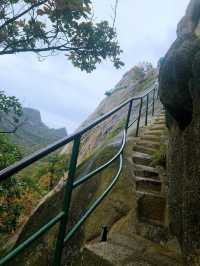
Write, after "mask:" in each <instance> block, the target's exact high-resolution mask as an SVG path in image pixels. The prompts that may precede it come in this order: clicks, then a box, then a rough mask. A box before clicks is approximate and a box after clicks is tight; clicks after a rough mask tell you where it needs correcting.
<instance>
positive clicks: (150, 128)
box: [149, 125, 165, 131]
mask: <svg viewBox="0 0 200 266" xmlns="http://www.w3.org/2000/svg"><path fill="white" fill-rule="evenodd" d="M149 130H151V131H157V130H161V131H164V130H165V126H159V125H152V126H151V127H149Z"/></svg>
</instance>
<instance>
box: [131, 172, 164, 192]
mask: <svg viewBox="0 0 200 266" xmlns="http://www.w3.org/2000/svg"><path fill="white" fill-rule="evenodd" d="M135 180H136V190H137V191H141V192H161V190H162V183H161V181H160V180H157V179H154V178H144V177H138V176H136V177H135Z"/></svg>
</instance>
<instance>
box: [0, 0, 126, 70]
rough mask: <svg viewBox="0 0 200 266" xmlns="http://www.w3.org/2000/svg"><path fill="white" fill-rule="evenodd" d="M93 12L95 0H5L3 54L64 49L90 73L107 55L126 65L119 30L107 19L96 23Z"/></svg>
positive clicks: (0, 30) (1, 8)
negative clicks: (93, 1)
mask: <svg viewBox="0 0 200 266" xmlns="http://www.w3.org/2000/svg"><path fill="white" fill-rule="evenodd" d="M1 2H2V1H1ZM92 12H93V9H92V1H91V0H40V1H39V0H38V1H33V0H14V1H13V0H3V4H2V3H1V5H0V55H3V54H13V53H19V52H36V53H40V52H48V51H50V54H52V53H55V52H64V53H65V55H66V56H67V58H68V59H69V60H71V61H72V63H73V65H74V66H76V67H78V68H80V69H81V70H86V71H87V72H91V71H93V70H94V69H95V68H96V64H97V63H100V62H101V61H102V60H105V59H107V58H108V59H110V60H111V61H112V62H113V65H114V66H115V67H116V68H119V67H121V66H123V63H122V62H121V61H120V58H119V56H120V54H121V52H122V51H121V49H120V47H119V44H118V41H117V36H116V31H115V29H114V28H113V27H111V26H110V25H109V23H108V22H107V21H101V22H99V23H96V22H95V21H94V20H93V13H92Z"/></svg>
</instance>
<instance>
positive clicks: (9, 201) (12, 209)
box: [0, 135, 25, 232]
mask: <svg viewBox="0 0 200 266" xmlns="http://www.w3.org/2000/svg"><path fill="white" fill-rule="evenodd" d="M20 158H21V153H20V151H19V149H18V147H17V146H15V145H13V144H11V143H10V142H9V140H8V138H7V137H6V136H5V135H0V169H3V168H5V167H7V166H9V165H10V164H12V163H14V162H15V161H17V160H19V159H20ZM24 185H25V184H24V183H23V182H21V181H19V180H18V179H17V178H16V177H10V178H9V179H7V180H5V181H3V182H1V184H0V217H1V220H0V231H7V232H10V231H12V230H15V229H16V226H17V219H18V218H19V216H20V213H21V205H20V204H19V203H18V199H19V198H20V197H21V194H22V191H23V189H24Z"/></svg>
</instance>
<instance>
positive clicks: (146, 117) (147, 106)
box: [145, 94, 149, 126]
mask: <svg viewBox="0 0 200 266" xmlns="http://www.w3.org/2000/svg"><path fill="white" fill-rule="evenodd" d="M148 113H149V94H147V103H146V116H145V126H147V124H148Z"/></svg>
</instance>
